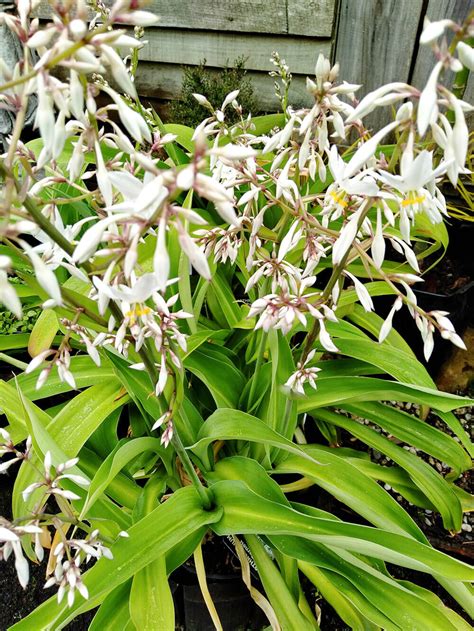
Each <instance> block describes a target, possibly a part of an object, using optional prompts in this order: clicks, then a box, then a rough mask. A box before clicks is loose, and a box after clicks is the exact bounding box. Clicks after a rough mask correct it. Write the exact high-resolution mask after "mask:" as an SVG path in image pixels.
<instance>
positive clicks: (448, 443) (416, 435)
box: [345, 402, 471, 478]
mask: <svg viewBox="0 0 474 631" xmlns="http://www.w3.org/2000/svg"><path fill="white" fill-rule="evenodd" d="M345 409H346V410H347V411H348V412H351V413H354V414H356V415H358V416H362V417H363V418H366V419H369V420H371V421H373V422H374V423H376V424H377V425H379V426H380V427H382V428H383V429H384V430H386V431H387V432H389V433H390V434H392V435H393V436H395V437H396V438H398V439H399V440H401V441H403V442H404V443H407V444H408V445H413V446H414V447H417V448H418V449H421V450H422V451H424V452H425V453H427V454H430V455H431V456H434V457H435V458H437V459H438V460H441V461H442V462H445V463H446V464H448V465H449V466H450V467H451V468H452V469H454V470H455V472H456V474H457V475H456V476H455V477H456V478H457V477H459V475H460V474H461V473H462V472H463V471H467V470H468V469H470V467H471V459H470V458H469V456H468V454H467V453H466V452H465V451H464V449H463V448H462V447H461V446H460V445H459V443H457V442H456V441H455V440H453V439H452V438H451V436H448V435H447V434H445V433H444V432H441V431H440V430H439V429H436V428H435V427H432V426H431V425H428V423H425V422H424V421H422V420H420V419H419V418H417V417H416V416H413V415H412V414H408V413H407V412H403V411H402V410H399V409H397V408H394V407H392V406H389V405H385V404H383V403H379V402H369V403H353V404H351V405H346V406H345Z"/></svg>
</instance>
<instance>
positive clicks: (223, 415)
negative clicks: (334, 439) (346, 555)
mask: <svg viewBox="0 0 474 631" xmlns="http://www.w3.org/2000/svg"><path fill="white" fill-rule="evenodd" d="M214 440H246V441H250V442H257V443H262V444H264V445H271V446H272V447H278V448H280V449H283V450H285V451H288V452H290V453H294V454H297V455H298V456H302V457H303V458H308V459H310V460H312V458H311V456H309V455H307V454H306V453H305V452H304V451H303V450H302V449H301V447H299V446H298V445H295V444H294V443H292V442H291V441H290V440H288V439H286V438H285V437H284V436H280V434H278V433H277V432H275V431H274V430H273V429H271V427H268V425H267V424H266V423H265V422H264V421H262V420H260V419H258V418H256V417H255V416H251V415H250V414H246V413H245V412H241V411H240V410H234V409H230V408H220V409H218V410H216V411H215V412H214V413H213V414H211V416H210V417H209V418H208V419H207V420H206V422H205V423H204V425H203V426H202V428H201V430H200V432H199V435H198V441H197V443H196V444H194V445H192V446H191V447H189V449H191V450H192V451H193V452H195V453H196V455H197V456H198V457H199V459H200V460H201V462H203V463H205V464H206V463H207V465H208V466H207V468H208V469H210V468H211V465H210V462H209V458H208V454H207V448H208V446H209V445H210V443H212V442H213V441H214Z"/></svg>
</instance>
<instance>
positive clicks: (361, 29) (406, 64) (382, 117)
mask: <svg viewBox="0 0 474 631" xmlns="http://www.w3.org/2000/svg"><path fill="white" fill-rule="evenodd" d="M422 8H423V0H383V1H381V0H341V2H340V8H339V11H340V15H339V28H338V34H337V43H336V54H335V60H337V61H339V62H340V64H341V72H340V77H341V79H345V80H346V81H350V82H351V83H361V84H363V87H362V88H361V89H360V90H359V92H358V95H360V96H362V95H364V94H366V93H367V92H370V91H371V90H373V89H375V88H376V87H379V86H380V85H383V84H385V83H388V82H390V81H407V80H408V78H409V72H410V65H411V60H412V56H413V51H414V46H415V42H416V33H417V29H418V24H419V21H420V17H421V12H422ZM359 98H360V97H359ZM389 116H390V111H389V110H385V111H384V110H377V111H376V112H374V113H373V114H372V115H371V117H370V118H369V119H368V121H369V122H370V124H371V125H377V124H380V123H383V122H385V121H386V120H387V119H388V117H389Z"/></svg>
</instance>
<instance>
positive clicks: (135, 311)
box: [125, 305, 151, 325]
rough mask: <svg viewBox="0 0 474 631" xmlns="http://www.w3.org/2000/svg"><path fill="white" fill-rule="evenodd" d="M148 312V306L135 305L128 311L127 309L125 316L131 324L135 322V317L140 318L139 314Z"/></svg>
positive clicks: (142, 314)
mask: <svg viewBox="0 0 474 631" xmlns="http://www.w3.org/2000/svg"><path fill="white" fill-rule="evenodd" d="M150 312H151V309H150V307H143V306H140V305H137V306H136V307H134V308H133V309H131V310H130V311H127V312H126V314H125V315H126V316H127V318H130V324H132V325H133V324H135V321H136V319H137V318H140V317H141V316H144V315H148V314H149V313H150Z"/></svg>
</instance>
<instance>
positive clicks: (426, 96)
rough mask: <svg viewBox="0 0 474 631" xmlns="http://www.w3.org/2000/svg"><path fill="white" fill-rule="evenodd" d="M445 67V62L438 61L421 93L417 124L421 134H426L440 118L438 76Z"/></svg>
mask: <svg viewBox="0 0 474 631" xmlns="http://www.w3.org/2000/svg"><path fill="white" fill-rule="evenodd" d="M442 68H443V62H442V61H438V63H437V64H436V65H435V67H434V68H433V70H432V71H431V74H430V76H429V78H428V81H427V82H426V85H425V87H424V88H423V91H422V93H421V95H420V101H419V103H418V112H417V125H418V132H419V134H420V136H424V135H425V132H426V130H427V129H428V126H429V125H431V124H432V123H435V122H436V120H437V118H438V111H439V110H438V92H437V85H438V77H439V74H440V72H441V69H442Z"/></svg>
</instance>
